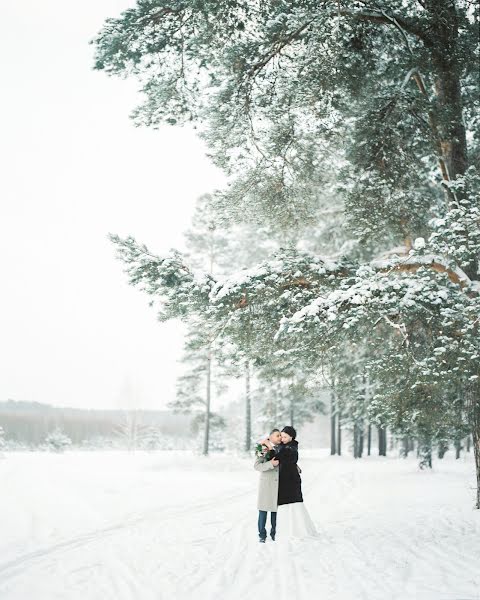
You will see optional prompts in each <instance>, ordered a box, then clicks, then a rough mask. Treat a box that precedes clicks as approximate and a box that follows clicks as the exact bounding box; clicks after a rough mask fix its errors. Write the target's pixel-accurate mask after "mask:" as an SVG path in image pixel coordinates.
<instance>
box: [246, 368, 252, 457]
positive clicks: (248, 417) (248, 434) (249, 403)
mask: <svg viewBox="0 0 480 600" xmlns="http://www.w3.org/2000/svg"><path fill="white" fill-rule="evenodd" d="M251 446H252V399H251V390H250V363H249V361H248V360H247V362H246V364H245V451H246V452H250V449H251Z"/></svg>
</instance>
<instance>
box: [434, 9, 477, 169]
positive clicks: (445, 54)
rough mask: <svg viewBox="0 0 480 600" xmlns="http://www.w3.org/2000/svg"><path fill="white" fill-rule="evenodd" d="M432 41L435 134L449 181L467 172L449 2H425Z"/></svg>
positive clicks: (458, 69) (455, 27) (455, 34)
mask: <svg viewBox="0 0 480 600" xmlns="http://www.w3.org/2000/svg"><path fill="white" fill-rule="evenodd" d="M426 7H427V10H428V11H429V12H430V23H431V25H430V37H431V39H432V41H433V44H432V47H431V52H432V63H433V67H434V86H435V96H436V98H435V104H436V106H437V107H438V113H439V122H438V124H439V134H440V145H441V150H442V155H443V159H444V161H445V164H446V167H447V170H448V177H449V179H451V180H452V179H456V178H457V177H458V176H459V175H463V174H464V173H465V171H466V170H467V166H468V161H467V139H466V134H465V125H464V121H463V100H462V93H461V85H460V77H461V71H462V69H461V57H460V49H459V48H458V28H459V22H458V15H457V9H456V6H455V2H453V1H452V0H426Z"/></svg>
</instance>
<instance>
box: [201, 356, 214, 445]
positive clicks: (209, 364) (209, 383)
mask: <svg viewBox="0 0 480 600" xmlns="http://www.w3.org/2000/svg"><path fill="white" fill-rule="evenodd" d="M211 393H212V353H211V350H210V349H209V351H208V356H207V389H206V398H205V429H204V436H203V454H204V455H205V456H207V454H208V449H209V445H210V402H211Z"/></svg>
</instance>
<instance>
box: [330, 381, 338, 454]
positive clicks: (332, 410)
mask: <svg viewBox="0 0 480 600" xmlns="http://www.w3.org/2000/svg"><path fill="white" fill-rule="evenodd" d="M335 420H336V406H335V392H334V391H333V390H331V391H330V454H336V452H337V440H336V435H335V434H336V430H335V425H336V423H335Z"/></svg>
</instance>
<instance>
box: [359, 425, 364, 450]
mask: <svg viewBox="0 0 480 600" xmlns="http://www.w3.org/2000/svg"><path fill="white" fill-rule="evenodd" d="M363 441H364V431H363V420H362V421H360V423H359V426H358V457H359V458H362V456H363Z"/></svg>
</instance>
